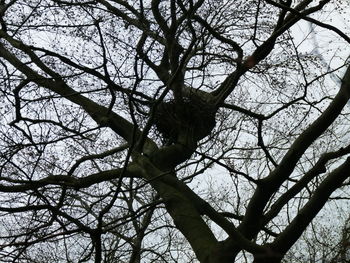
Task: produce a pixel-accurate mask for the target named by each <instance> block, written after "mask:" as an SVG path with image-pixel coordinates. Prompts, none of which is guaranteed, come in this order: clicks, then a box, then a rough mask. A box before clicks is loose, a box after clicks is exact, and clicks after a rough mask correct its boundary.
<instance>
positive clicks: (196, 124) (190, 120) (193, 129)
mask: <svg viewBox="0 0 350 263" xmlns="http://www.w3.org/2000/svg"><path fill="white" fill-rule="evenodd" d="M154 123H155V126H156V128H157V130H158V131H159V132H160V133H161V134H162V136H163V137H164V138H165V139H168V140H170V141H171V142H176V141H177V139H178V137H179V135H180V134H185V135H190V136H192V138H193V139H194V140H196V141H198V140H200V139H202V138H204V137H206V136H207V135H209V134H210V132H211V131H212V129H213V128H214V127H215V109H214V107H212V106H211V105H210V104H209V103H207V102H204V101H203V100H201V99H200V98H197V97H194V96H193V97H191V98H185V99H184V100H183V101H182V102H175V100H171V101H167V102H162V103H160V104H159V105H158V107H157V110H156V112H155V115H154Z"/></svg>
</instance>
